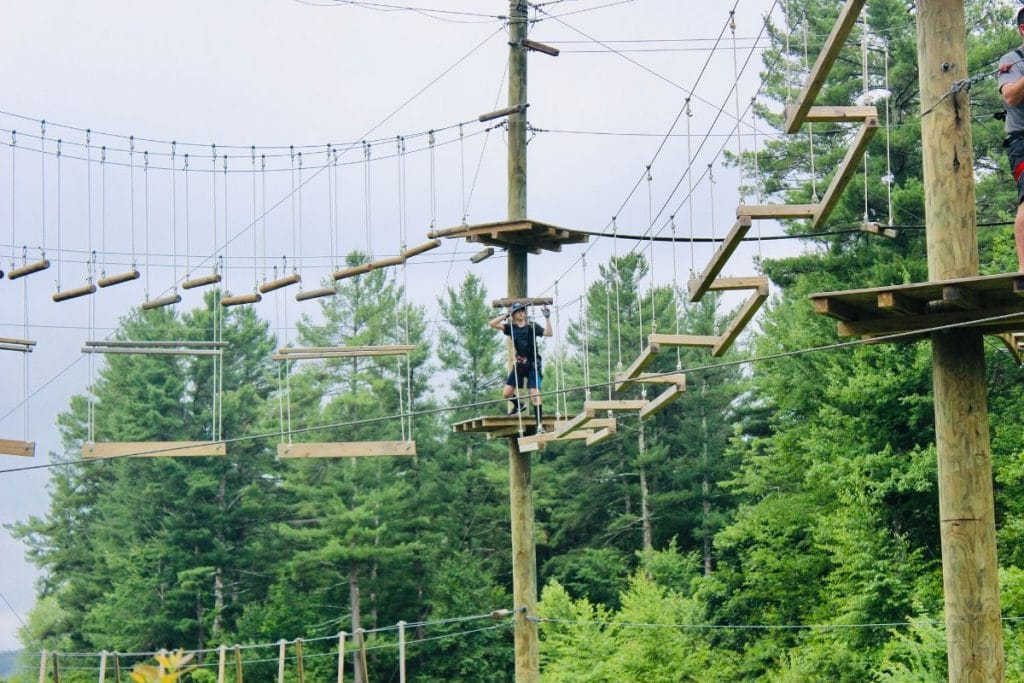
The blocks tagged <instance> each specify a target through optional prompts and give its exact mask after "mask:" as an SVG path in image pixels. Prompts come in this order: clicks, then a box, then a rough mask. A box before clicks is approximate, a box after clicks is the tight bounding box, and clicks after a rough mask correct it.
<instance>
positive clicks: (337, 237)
mask: <svg viewBox="0 0 1024 683" xmlns="http://www.w3.org/2000/svg"><path fill="white" fill-rule="evenodd" d="M331 165H333V166H334V243H335V244H336V245H338V246H337V251H335V252H334V254H333V257H334V259H333V265H334V269H335V270H340V267H341V266H340V264H339V263H338V261H339V256H340V255H341V204H340V203H339V198H338V150H337V148H335V150H334V158H333V159H332V160H331Z"/></svg>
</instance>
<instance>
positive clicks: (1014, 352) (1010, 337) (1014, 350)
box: [996, 332, 1022, 366]
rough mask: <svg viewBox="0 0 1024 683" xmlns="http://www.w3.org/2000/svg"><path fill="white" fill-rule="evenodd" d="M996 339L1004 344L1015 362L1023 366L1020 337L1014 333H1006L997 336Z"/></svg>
mask: <svg viewBox="0 0 1024 683" xmlns="http://www.w3.org/2000/svg"><path fill="white" fill-rule="evenodd" d="M996 339H998V340H999V341H1001V342H1002V343H1003V346H1005V347H1006V349H1007V351H1009V352H1010V356H1011V357H1012V358H1013V361H1014V362H1015V363H1016V364H1017V365H1018V366H1019V365H1020V364H1021V360H1022V358H1021V353H1020V335H1018V334H1013V333H1012V332H1004V333H1002V334H997V335H996Z"/></svg>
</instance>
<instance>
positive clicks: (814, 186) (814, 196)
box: [802, 12, 818, 204]
mask: <svg viewBox="0 0 1024 683" xmlns="http://www.w3.org/2000/svg"><path fill="white" fill-rule="evenodd" d="M802 26H803V38H804V70H805V71H807V72H810V69H811V62H810V59H809V58H808V55H807V33H808V23H807V13H806V12H804V17H803V24H802ZM807 146H808V149H809V153H810V157H811V203H813V204H817V203H818V175H817V172H816V171H815V169H814V124H813V123H808V124H807Z"/></svg>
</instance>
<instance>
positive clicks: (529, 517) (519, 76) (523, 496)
mask: <svg viewBox="0 0 1024 683" xmlns="http://www.w3.org/2000/svg"><path fill="white" fill-rule="evenodd" d="M508 16H509V45H510V46H509V56H508V106H509V107H518V111H516V112H515V113H513V114H511V115H510V116H509V117H508V219H509V220H524V219H525V218H526V50H525V49H524V48H523V46H522V40H523V39H524V38H526V19H527V1H526V0H510V2H509V15H508ZM526 259H527V251H526V248H525V247H522V246H511V247H510V248H509V249H508V296H509V298H519V297H526V296H527V284H526V282H527V263H526ZM532 477H533V475H532V473H531V471H530V455H529V453H527V454H523V453H521V452H520V450H519V441H518V439H515V438H511V439H509V440H508V483H509V502H510V503H511V518H512V601H513V603H514V605H515V607H516V610H517V612H516V616H515V651H516V652H515V655H516V682H517V683H527V682H531V683H532V682H533V681H538V680H540V647H539V642H538V641H539V634H538V628H537V622H536V621H533V620H532V618H533V617H536V616H537V545H536V543H535V541H534V536H533V478H532Z"/></svg>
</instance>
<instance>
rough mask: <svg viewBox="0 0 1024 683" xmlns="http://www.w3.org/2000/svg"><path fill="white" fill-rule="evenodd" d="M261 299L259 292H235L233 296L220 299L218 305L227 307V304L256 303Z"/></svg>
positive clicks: (242, 304)
mask: <svg viewBox="0 0 1024 683" xmlns="http://www.w3.org/2000/svg"><path fill="white" fill-rule="evenodd" d="M260 301H263V297H262V296H260V294H259V292H251V293H249V294H236V295H234V296H226V297H224V298H223V299H221V300H220V305H221V306H223V307H225V308H227V307H229V306H244V305H245V304H256V303H259V302H260Z"/></svg>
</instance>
